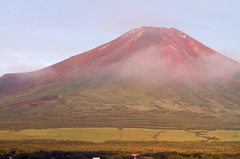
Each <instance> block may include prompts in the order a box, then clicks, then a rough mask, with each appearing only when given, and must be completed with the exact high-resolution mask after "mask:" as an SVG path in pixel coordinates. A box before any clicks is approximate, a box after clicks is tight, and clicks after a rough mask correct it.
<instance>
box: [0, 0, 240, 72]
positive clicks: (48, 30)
mask: <svg viewBox="0 0 240 159" xmlns="http://www.w3.org/2000/svg"><path fill="white" fill-rule="evenodd" d="M141 26H155V27H174V28H176V29H179V30H181V31H183V32H185V33H186V34H188V35H190V36H192V37H193V38H195V39H197V40H198V41H200V42H202V43H203V44H205V45H207V46H209V47H211V48H212V49H214V50H216V51H218V52H220V53H222V54H224V55H226V56H228V57H231V58H233V59H235V60H237V61H240V1H239V0H0V76H1V75H2V74H6V73H14V72H24V71H32V70H36V69H40V68H43V67H46V66H49V65H52V64H55V63H57V62H59V61H62V60H64V59H66V58H69V57H71V56H73V55H76V54H79V53H82V52H85V51H88V50H90V49H93V48H95V47H97V46H99V45H101V44H104V43H106V42H109V41H111V40H113V39H115V38H117V37H118V36H121V35H122V34H124V33H125V32H127V31H129V30H131V29H133V28H138V27H141Z"/></svg>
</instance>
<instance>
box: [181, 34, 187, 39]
mask: <svg viewBox="0 0 240 159" xmlns="http://www.w3.org/2000/svg"><path fill="white" fill-rule="evenodd" d="M179 35H180V37H181V38H184V39H186V38H187V37H186V35H185V34H183V33H180V34H179Z"/></svg>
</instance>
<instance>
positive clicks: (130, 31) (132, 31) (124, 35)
mask: <svg viewBox="0 0 240 159" xmlns="http://www.w3.org/2000/svg"><path fill="white" fill-rule="evenodd" d="M134 31H135V29H134V30H132V31H130V32H129V33H126V35H124V36H123V37H126V36H128V35H129V34H131V33H133V32H134Z"/></svg>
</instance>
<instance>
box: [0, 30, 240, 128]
mask: <svg viewBox="0 0 240 159" xmlns="http://www.w3.org/2000/svg"><path fill="white" fill-rule="evenodd" d="M0 119H1V120H0V126H1V127H2V128H4V129H23V128H50V127H82V126H85V127H86V126H90V127H92V126H94V127H98V126H109V127H148V128H173V129H239V128H240V126H239V122H240V64H239V63H238V62H236V61H234V60H232V59H230V58H228V57H225V56H223V55H221V54H220V53H218V52H216V51H214V50H212V49H211V48H209V47H207V46H205V45H203V44H202V43H200V42H198V41H197V40H195V39H193V38H192V37H190V36H189V35H187V34H185V33H184V32H182V31H179V30H177V29H174V28H162V27H159V28H157V27H141V28H136V29H133V30H131V31H129V32H127V33H125V34H123V35H122V36H120V37H119V38H117V39H115V40H113V41H111V42H108V43H106V44H103V45H101V46H99V47H96V48H94V49H92V50H90V51H87V52H84V53H81V54H79V55H76V56H73V57H70V58H69V59H66V60H64V61H62V62H59V63H57V64H54V65H52V66H49V67H47V68H44V69H41V70H38V71H34V72H28V73H16V74H6V75H3V76H2V77H1V78H0Z"/></svg>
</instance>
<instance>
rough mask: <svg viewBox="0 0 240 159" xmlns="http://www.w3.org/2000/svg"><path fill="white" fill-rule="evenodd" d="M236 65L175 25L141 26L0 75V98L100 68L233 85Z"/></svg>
mask: <svg viewBox="0 0 240 159" xmlns="http://www.w3.org/2000/svg"><path fill="white" fill-rule="evenodd" d="M239 66H240V65H239V63H238V62H236V61H234V60H231V59H229V58H227V57H225V56H223V55H221V54H219V53H217V52H216V51H214V50H212V49H210V48H209V47H207V46H205V45H203V44H202V43H200V42H198V41H196V40H195V39H193V38H192V37H190V36H188V35H187V34H185V33H184V32H181V31H179V30H177V29H174V28H170V29H169V28H162V27H160V28H155V27H141V28H137V29H133V30H131V31H129V32H127V33H125V34H123V35H122V36H120V37H119V38H117V39H115V40H113V41H111V42H108V43H106V44H103V45H101V46H99V47H96V48H94V49H92V50H90V51H88V52H85V53H82V54H79V55H76V56H73V57H71V58H69V59H67V60H64V61H62V62H59V63H57V64H55V65H52V66H50V67H47V68H44V69H42V70H38V71H34V72H29V73H19V74H7V75H4V76H2V77H1V78H0V98H3V97H4V96H7V95H9V94H11V93H16V92H24V91H26V90H29V89H33V88H36V87H39V86H44V85H48V84H51V83H53V82H65V81H68V80H70V79H74V78H75V77H81V76H83V75H84V76H85V77H86V76H87V77H89V79H90V81H91V77H92V75H95V74H96V72H99V71H105V75H104V76H107V74H108V73H116V74H123V77H127V78H128V75H129V74H137V77H139V78H142V77H144V76H146V75H148V76H153V74H158V75H159V76H158V77H159V78H162V77H163V78H164V79H165V80H168V81H172V82H173V83H174V84H176V85H182V84H183V83H184V80H183V79H186V80H187V81H195V82H197V83H199V84H200V85H202V86H203V87H206V85H207V84H209V83H213V82H215V80H217V79H220V80H221V81H222V82H224V83H227V84H230V85H232V86H234V85H235V84H236V83H239V80H238V79H237V78H235V77H234V74H235V73H236V72H239V71H240V70H239V68H240V67H239ZM132 68H133V69H132ZM131 69H132V70H131ZM129 70H130V71H129ZM125 71H126V74H124V73H125ZM148 72H152V73H150V74H148ZM141 73H142V75H139V74H141ZM104 76H103V75H102V76H101V77H98V78H96V79H99V78H104ZM96 79H95V81H96ZM92 81H94V80H92Z"/></svg>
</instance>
